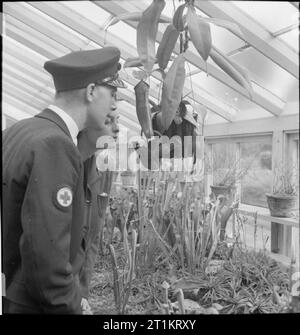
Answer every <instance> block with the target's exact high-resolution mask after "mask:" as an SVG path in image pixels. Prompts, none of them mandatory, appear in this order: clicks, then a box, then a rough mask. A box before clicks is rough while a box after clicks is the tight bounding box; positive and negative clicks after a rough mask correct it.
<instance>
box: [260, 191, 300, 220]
mask: <svg viewBox="0 0 300 335" xmlns="http://www.w3.org/2000/svg"><path fill="white" fill-rule="evenodd" d="M266 197H267V203H268V207H269V210H270V214H271V216H276V217H280V218H290V217H292V213H293V210H295V209H296V206H297V197H296V196H293V195H286V194H270V193H267V194H266Z"/></svg>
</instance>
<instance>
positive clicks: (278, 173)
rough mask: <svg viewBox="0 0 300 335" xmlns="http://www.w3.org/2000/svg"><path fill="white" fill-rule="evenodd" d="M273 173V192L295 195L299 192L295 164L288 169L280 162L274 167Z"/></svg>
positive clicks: (297, 173)
mask: <svg viewBox="0 0 300 335" xmlns="http://www.w3.org/2000/svg"><path fill="white" fill-rule="evenodd" d="M274 175H275V177H274V179H275V180H274V184H273V194H283V195H293V196H295V195H297V194H298V193H299V185H298V181H299V179H298V175H299V171H298V169H297V168H296V167H295V166H293V167H292V168H291V169H289V170H288V169H286V168H285V167H284V165H283V164H281V165H279V166H277V167H275V169H274Z"/></svg>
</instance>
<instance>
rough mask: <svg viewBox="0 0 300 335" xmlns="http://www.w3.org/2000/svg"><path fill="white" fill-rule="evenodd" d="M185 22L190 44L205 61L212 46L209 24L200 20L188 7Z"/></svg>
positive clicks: (193, 10) (192, 9)
mask: <svg viewBox="0 0 300 335" xmlns="http://www.w3.org/2000/svg"><path fill="white" fill-rule="evenodd" d="M186 22H187V26H188V31H189V34H190V38H191V41H192V43H193V44H194V46H195V48H196V50H197V51H198V53H199V54H200V56H201V57H202V59H203V60H204V61H206V60H207V58H208V56H209V54H210V50H211V46H212V40H211V31H210V26H209V24H208V23H207V22H205V21H204V20H202V18H201V17H199V16H198V15H197V14H196V11H195V9H194V8H192V7H190V6H189V7H188V12H187V15H186Z"/></svg>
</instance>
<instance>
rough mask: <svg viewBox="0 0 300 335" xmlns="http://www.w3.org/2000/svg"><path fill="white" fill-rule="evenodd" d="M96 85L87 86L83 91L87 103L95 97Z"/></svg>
mask: <svg viewBox="0 0 300 335" xmlns="http://www.w3.org/2000/svg"><path fill="white" fill-rule="evenodd" d="M95 88H96V85H95V84H94V83H91V84H88V86H87V87H86V89H85V98H86V99H87V101H89V102H92V101H93V99H94V96H95Z"/></svg>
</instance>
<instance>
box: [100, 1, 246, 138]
mask: <svg viewBox="0 0 300 335" xmlns="http://www.w3.org/2000/svg"><path fill="white" fill-rule="evenodd" d="M164 7H165V1H164V0H153V1H152V3H151V4H150V5H149V6H148V7H147V8H146V9H145V10H144V11H143V12H140V13H136V12H135V13H131V14H129V13H122V14H120V15H119V16H117V17H115V18H113V19H111V20H110V21H109V22H108V24H107V25H106V27H105V29H108V27H109V26H111V25H113V24H116V23H117V22H119V20H132V21H137V22H138V25H137V52H138V55H139V58H135V59H128V60H127V61H126V62H125V64H126V67H135V66H137V67H140V68H142V71H144V72H145V75H141V74H139V75H138V77H139V78H142V80H143V79H145V81H148V79H149V77H150V75H151V74H152V72H153V71H157V70H158V71H159V72H160V73H161V75H162V82H163V94H162V97H161V101H160V105H161V106H163V108H162V116H163V125H164V127H165V129H167V128H168V126H169V125H170V124H171V122H172V120H173V119H174V118H175V117H176V115H175V114H176V111H177V110H178V107H179V103H180V100H181V99H182V95H183V87H184V81H185V69H184V68H185V60H184V55H185V52H186V50H187V49H188V47H189V43H190V42H191V43H192V44H193V45H194V47H195V48H196V50H197V52H198V54H199V56H200V57H201V58H202V60H203V61H204V62H205V65H206V66H207V59H208V57H211V59H212V60H213V61H214V62H215V63H216V65H218V66H219V67H220V68H221V69H222V70H223V71H224V72H225V73H226V74H227V75H229V76H230V77H231V78H232V79H233V80H235V81H236V82H237V83H238V84H240V85H241V86H242V87H244V88H245V89H246V90H247V92H248V93H249V95H250V97H252V84H251V80H250V78H249V75H248V73H247V71H246V70H245V69H244V68H243V67H242V66H240V65H239V64H237V63H235V62H234V61H233V60H232V59H230V58H229V57H228V56H226V55H225V54H223V53H222V52H221V51H220V50H218V49H217V48H215V46H214V45H213V43H212V42H213V36H212V34H211V25H217V26H219V27H222V28H224V29H227V30H229V31H230V32H233V33H234V34H236V35H237V36H239V37H240V38H242V39H243V33H242V31H241V29H240V27H239V26H238V25H237V24H236V23H234V22H231V21H227V20H220V19H216V18H206V17H203V16H202V15H198V14H197V12H196V8H195V6H194V1H193V0H186V1H185V3H184V4H182V5H180V6H178V8H177V9H176V10H175V8H174V15H173V17H172V18H171V19H168V18H165V17H164V16H163V15H162V14H161V13H162V11H163V9H164ZM160 23H169V24H168V26H167V27H166V29H165V31H164V34H163V37H162V40H161V42H160V44H159V46H158V48H157V51H156V50H155V42H156V35H157V32H158V26H159V24H160ZM178 36H179V52H178V51H177V50H176V53H177V54H178V55H177V57H176V58H175V60H174V61H173V65H172V66H171V67H169V69H168V70H167V73H165V70H166V69H167V68H168V62H169V61H170V60H172V52H174V51H175V49H176V42H177V40H178ZM157 62H158V65H159V68H155V69H153V67H154V64H156V63H157ZM176 63H180V65H181V66H179V67H178V66H174V65H176ZM170 78H171V79H172V80H171V79H170ZM174 78H176V80H173V79H174ZM174 83H175V84H176V85H174ZM192 91H193V89H192ZM145 98H147V99H148V98H149V92H148V91H147V92H146V93H145ZM158 100H160V97H158ZM194 100H195V99H193V101H194ZM193 104H194V103H193ZM198 109H199V108H198V106H196V105H194V110H195V111H197V110H198ZM142 111H143V113H142V114H143V115H141V113H140V110H139V109H137V115H138V117H139V121H140V122H141V119H143V118H145V120H146V119H148V118H149V116H150V115H149V108H148V107H147V106H146V105H145V104H144V105H143V108H142ZM145 111H146V112H145ZM144 112H145V113H144ZM147 113H148V115H146V116H145V114H147ZM203 123H204V122H203ZM141 124H143V131H144V133H145V134H146V135H147V134H148V135H147V136H148V137H149V136H150V135H149V134H151V129H150V123H149V122H148V123H147V124H148V127H149V129H145V124H144V122H141Z"/></svg>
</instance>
